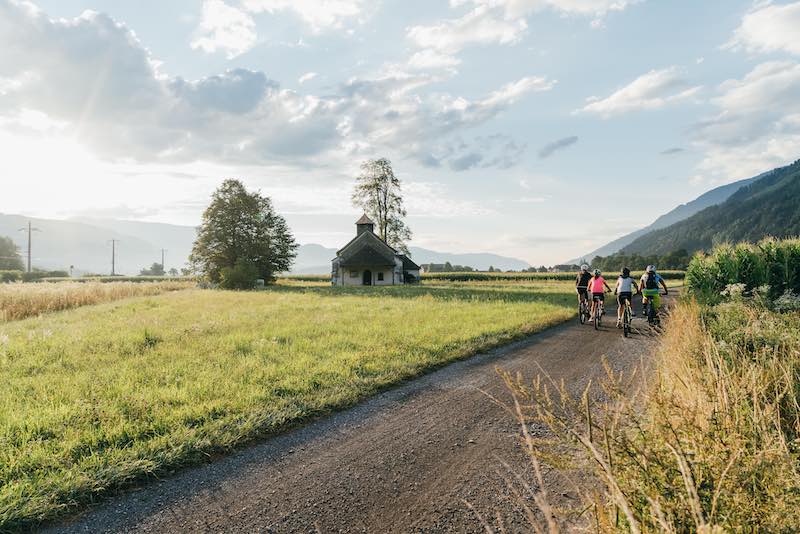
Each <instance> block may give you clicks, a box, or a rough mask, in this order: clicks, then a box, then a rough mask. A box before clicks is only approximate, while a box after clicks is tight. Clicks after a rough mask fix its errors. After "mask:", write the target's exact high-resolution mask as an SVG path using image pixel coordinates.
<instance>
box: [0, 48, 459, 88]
mask: <svg viewBox="0 0 800 534" xmlns="http://www.w3.org/2000/svg"><path fill="white" fill-rule="evenodd" d="M460 63H461V60H460V59H458V58H457V57H455V56H451V55H449V54H442V53H440V52H438V51H436V50H430V49H428V50H420V51H419V52H415V53H414V55H412V56H411V57H410V58H409V60H408V63H407V65H408V68H410V69H414V70H428V69H453V68H455V67H457V66H458V65H459V64H460ZM0 87H1V86H0Z"/></svg>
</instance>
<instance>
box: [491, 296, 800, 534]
mask: <svg viewBox="0 0 800 534" xmlns="http://www.w3.org/2000/svg"><path fill="white" fill-rule="evenodd" d="M798 332H800V316H798V315H797V314H785V315H782V314H778V313H774V312H772V311H769V310H768V309H766V308H764V307H763V306H759V305H757V304H754V303H752V302H750V303H744V302H738V303H727V304H722V305H719V306H716V307H713V308H709V307H701V306H699V305H698V304H696V303H694V302H684V303H682V304H680V305H679V306H678V307H677V309H676V310H675V311H674V313H673V314H672V318H671V321H670V324H669V328H668V332H667V335H666V336H665V339H664V344H663V348H662V351H661V354H660V358H659V363H658V369H657V371H656V373H655V376H654V377H653V379H652V381H651V382H650V383H644V382H643V380H642V379H641V377H639V378H637V377H633V380H628V381H627V382H626V381H623V380H622V378H621V377H619V376H612V375H610V376H609V380H608V381H607V383H606V384H605V385H604V386H603V387H604V390H605V395H604V398H605V399H606V400H605V401H604V402H603V404H602V405H601V406H599V407H596V409H591V408H590V403H589V401H588V399H589V398H590V397H591V396H592V394H591V393H589V391H588V390H587V392H586V393H585V394H584V396H583V397H582V398H580V399H576V398H573V397H572V396H570V395H569V393H567V392H566V391H565V389H564V387H563V386H562V385H559V384H552V383H547V381H546V380H542V379H537V381H536V382H534V383H533V384H528V383H525V382H523V380H522V379H521V378H520V377H511V376H506V381H507V384H508V385H509V387H510V388H511V390H512V392H513V393H514V398H515V400H516V402H518V403H519V404H520V405H521V406H523V409H521V410H518V411H517V417H518V419H519V421H520V423H522V425H523V426H526V425H529V424H530V423H531V422H533V421H535V422H538V423H544V424H545V425H546V426H547V427H548V428H549V429H550V430H551V431H552V433H553V435H554V436H555V438H554V441H547V442H535V443H534V442H531V441H530V440H529V439H526V440H525V442H526V448H527V450H528V452H529V453H530V455H531V456H532V457H533V456H535V457H537V458H539V459H541V460H543V461H545V462H547V463H549V464H550V465H553V466H556V467H559V468H560V469H561V472H562V475H563V476H564V477H565V479H567V480H569V478H570V476H571V475H573V474H574V473H575V472H576V470H577V471H578V472H580V473H581V477H580V479H581V480H582V482H581V483H580V484H575V485H574V486H575V488H574V489H575V492H576V494H578V495H579V496H580V498H579V501H580V504H579V505H578V506H576V507H575V508H574V509H573V510H571V512H567V513H563V514H562V515H561V517H560V520H559V523H558V524H559V525H560V526H564V525H568V524H569V525H570V526H571V527H573V528H574V527H575V526H576V525H578V526H580V527H583V528H584V529H586V530H589V531H595V532H632V533H639V532H672V533H678V532H705V533H716V532H720V533H721V532H798V531H800V516H798V514H797V513H796V511H797V510H798V509H800V472H798V466H800V446H799V444H800V439H799V438H800V403H799V402H798V398H800V334H799V333H798ZM632 391H635V392H637V393H638V394H640V395H641V396H639V395H637V394H636V393H634V394H632ZM587 480H588V481H589V482H588V483H587V482H586V481H587ZM598 490H599V491H598ZM531 499H532V500H534V501H535V499H533V497H531ZM539 509H540V510H542V511H544V509H542V508H541V507H539ZM570 513H571V514H572V515H570ZM578 515H580V517H579V518H578V519H576V517H577V516H578ZM540 518H541V515H540V516H539V518H537V519H536V520H537V521H540ZM535 530H539V531H541V532H545V531H547V532H556V531H557V529H553V528H547V527H546V526H545V525H544V524H541V525H537V527H536V528H535Z"/></svg>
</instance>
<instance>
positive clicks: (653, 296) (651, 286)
mask: <svg viewBox="0 0 800 534" xmlns="http://www.w3.org/2000/svg"><path fill="white" fill-rule="evenodd" d="M659 284H660V285H661V287H663V288H664V294H665V295H668V294H669V289H667V284H666V282H664V279H663V278H661V276H659V275H658V273H657V272H656V266H655V265H648V266H647V269H646V270H645V273H644V274H643V275H642V279H641V280H639V291H641V293H642V306H647V304H648V303H649V302H650V301H651V300H652V306H653V311H654V312H655V313H658V308H659V307H660V306H661V292H660V291H659V288H658V286H659Z"/></svg>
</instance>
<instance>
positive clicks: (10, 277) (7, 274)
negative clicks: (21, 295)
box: [0, 271, 22, 283]
mask: <svg viewBox="0 0 800 534" xmlns="http://www.w3.org/2000/svg"><path fill="white" fill-rule="evenodd" d="M21 279H22V271H0V282H3V283H8V282H18V281H20V280H21Z"/></svg>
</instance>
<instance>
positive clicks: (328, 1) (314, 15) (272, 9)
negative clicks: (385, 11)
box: [242, 0, 367, 32]
mask: <svg viewBox="0 0 800 534" xmlns="http://www.w3.org/2000/svg"><path fill="white" fill-rule="evenodd" d="M366 5H367V2H366V1H365V0H244V1H243V2H242V6H243V8H244V9H246V10H247V11H249V12H251V13H264V12H266V13H270V14H272V13H276V12H279V11H290V12H292V13H294V14H295V15H297V16H298V17H300V18H301V19H302V20H303V21H304V22H305V23H306V24H308V25H309V26H310V27H311V29H312V31H314V32H321V31H324V30H329V29H341V28H343V27H344V25H345V23H346V21H348V20H350V19H358V18H359V17H362V16H363V14H364V10H365V6H366Z"/></svg>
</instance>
